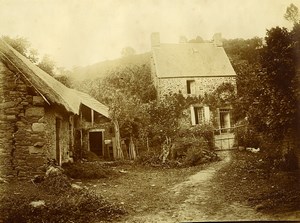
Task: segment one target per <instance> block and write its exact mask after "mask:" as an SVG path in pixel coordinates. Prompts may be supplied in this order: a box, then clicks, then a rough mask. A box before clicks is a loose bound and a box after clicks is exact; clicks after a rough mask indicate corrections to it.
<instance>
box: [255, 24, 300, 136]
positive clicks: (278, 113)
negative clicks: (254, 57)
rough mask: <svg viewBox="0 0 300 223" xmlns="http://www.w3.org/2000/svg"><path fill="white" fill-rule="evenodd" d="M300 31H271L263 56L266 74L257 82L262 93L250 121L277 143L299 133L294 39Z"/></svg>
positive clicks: (297, 46)
mask: <svg viewBox="0 0 300 223" xmlns="http://www.w3.org/2000/svg"><path fill="white" fill-rule="evenodd" d="M299 28H300V27H299V26H295V28H294V30H293V31H292V32H289V31H288V30H287V29H286V28H279V27H276V28H272V29H270V30H268V31H267V36H266V38H265V39H266V45H265V46H264V47H263V49H262V54H261V56H262V60H261V65H262V68H263V72H261V73H259V76H258V83H257V85H258V86H259V87H260V89H261V90H260V91H259V97H258V98H257V104H256V109H255V108H254V109H252V111H253V112H252V116H251V117H250V119H249V121H250V123H251V124H253V125H254V126H255V127H256V128H257V130H258V131H261V132H264V133H265V134H268V135H269V136H271V137H272V138H274V139H275V138H276V139H277V140H279V139H282V138H283V137H284V135H285V134H286V133H287V132H288V131H289V130H291V129H294V130H296V126H295V125H296V124H297V119H296V117H297V96H296V94H295V89H298V87H297V86H296V84H295V83H296V64H297V57H296V55H295V51H296V52H297V48H298V49H299V42H298V41H299V40H297V41H296V40H295V39H294V32H299ZM297 29H298V30H297Z"/></svg>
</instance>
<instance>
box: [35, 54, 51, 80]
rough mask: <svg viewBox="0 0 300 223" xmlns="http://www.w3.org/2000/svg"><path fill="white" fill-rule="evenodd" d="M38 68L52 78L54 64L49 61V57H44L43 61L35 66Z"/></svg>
mask: <svg viewBox="0 0 300 223" xmlns="http://www.w3.org/2000/svg"><path fill="white" fill-rule="evenodd" d="M37 66H38V67H39V68H41V69H42V70H43V71H45V72H46V73H48V74H50V75H51V76H54V75H55V74H54V68H55V63H54V61H53V60H52V59H51V57H50V56H49V55H45V56H44V57H43V59H42V60H41V61H40V62H39V63H38V64H37Z"/></svg>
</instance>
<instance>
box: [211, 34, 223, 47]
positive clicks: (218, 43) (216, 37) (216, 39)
mask: <svg viewBox="0 0 300 223" xmlns="http://www.w3.org/2000/svg"><path fill="white" fill-rule="evenodd" d="M213 43H214V44H215V46H223V42H222V33H215V34H214V36H213Z"/></svg>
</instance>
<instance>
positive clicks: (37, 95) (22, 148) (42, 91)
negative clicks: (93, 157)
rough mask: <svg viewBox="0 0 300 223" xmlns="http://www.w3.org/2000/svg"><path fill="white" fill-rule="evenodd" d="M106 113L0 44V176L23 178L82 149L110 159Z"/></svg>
mask: <svg viewBox="0 0 300 223" xmlns="http://www.w3.org/2000/svg"><path fill="white" fill-rule="evenodd" d="M112 137H113V128H111V125H110V119H109V114H108V108H107V107H106V106H105V105H103V104H101V103H100V102H99V101H97V100H95V99H94V98H92V97H91V96H89V95H88V94H85V93H83V92H79V91H77V90H74V89H70V88H68V87H66V86H65V85H63V84H62V83H60V82H59V81H57V80H56V79H55V78H53V77H52V76H50V75H49V74H47V73H46V72H44V71H42V70H41V69H39V68H38V67H37V66H35V65H34V64H32V63H31V62H30V61H29V60H28V59H27V58H25V57H24V56H23V55H21V54H20V53H18V52H17V51H16V50H14V49H13V48H12V47H11V46H9V45H8V44H7V43H5V42H4V41H3V40H1V39H0V177H1V176H3V177H18V178H28V177H31V176H34V175H36V174H39V173H41V172H43V170H44V167H45V164H47V162H48V161H49V160H52V159H55V160H56V162H57V164H59V165H61V164H62V163H64V162H69V161H72V160H73V159H74V158H76V156H77V157H78V156H80V155H82V152H83V151H84V150H87V151H93V152H94V153H96V154H97V155H98V156H102V157H104V158H107V159H109V158H112V157H113V149H112V144H111V142H112Z"/></svg>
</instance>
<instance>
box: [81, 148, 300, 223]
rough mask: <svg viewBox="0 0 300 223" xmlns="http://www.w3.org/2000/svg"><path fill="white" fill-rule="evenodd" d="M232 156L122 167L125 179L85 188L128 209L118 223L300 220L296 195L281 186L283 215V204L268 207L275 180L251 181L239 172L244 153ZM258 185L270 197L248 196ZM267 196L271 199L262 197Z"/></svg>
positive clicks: (89, 184) (103, 180) (100, 182)
mask: <svg viewBox="0 0 300 223" xmlns="http://www.w3.org/2000/svg"><path fill="white" fill-rule="evenodd" d="M231 153H232V152H219V156H220V157H221V158H222V161H219V162H215V163H211V164H207V165H203V166H199V167H192V168H187V169H157V168H149V167H141V166H130V165H121V166H117V167H115V168H116V169H117V170H118V171H119V172H121V173H122V175H121V176H120V177H118V178H112V179H101V180H94V181H88V182H84V184H85V185H87V186H88V187H89V188H93V190H95V191H96V192H97V193H99V194H101V195H103V196H104V197H106V198H107V199H108V200H112V201H115V202H117V203H120V204H121V205H123V206H124V207H125V209H126V210H127V211H128V214H127V215H125V216H124V217H122V218H121V219H119V222H128V223H131V222H136V223H137V222H150V223H151V222H153V223H154V222H182V221H211V220H213V221H219V220H288V219H289V220H300V207H299V205H298V204H299V203H300V202H299V198H300V196H296V197H292V196H293V195H292V194H291V191H287V190H286V189H285V190H283V188H279V187H278V188H275V189H276V190H277V191H278V193H279V195H278V193H277V195H276V194H275V195H276V196H277V197H276V196H275V195H274V196H275V197H274V199H277V200H278V197H280V199H281V200H280V199H279V201H280V202H282V205H283V206H284V207H285V209H282V210H283V211H281V212H280V211H278V204H277V206H276V204H275V205H274V204H273V206H272V207H269V208H268V207H265V205H266V204H269V203H270V202H269V203H264V201H265V200H267V201H268V200H270V199H272V196H271V195H272V193H273V191H272V190H274V185H269V184H273V183H274V182H271V181H269V180H267V181H256V177H257V176H256V175H253V174H252V175H251V174H249V173H246V176H247V177H248V178H247V177H245V176H243V174H242V173H239V172H237V171H243V169H238V168H237V166H239V165H241V162H245V160H243V159H248V158H247V157H245V156H244V155H242V158H241V157H240V158H241V159H239V160H237V159H236V158H237V157H235V158H234V159H233V158H232V154H231ZM236 165H237V166H236ZM239 175H241V176H239ZM245 178H247V179H248V180H249V182H246V181H245V180H247V179H245ZM289 179H290V178H289ZM293 182H294V181H293ZM297 182H298V181H297ZM257 183H258V184H262V185H257ZM278 185H281V186H284V185H283V184H282V183H281V184H278ZM272 186H273V187H272ZM256 187H258V188H260V191H261V192H262V193H264V192H265V193H266V194H259V193H257V194H255V193H253V196H252V197H251V196H250V195H248V194H247V191H249V193H252V192H251V190H253V188H256ZM268 188H270V189H271V191H270V190H269V191H268V190H267V189H268ZM294 189H295V188H290V190H294ZM292 192H293V191H292ZM268 193H271V195H270V196H271V197H267V198H266V199H265V200H264V199H262V198H260V196H261V197H266V196H268ZM284 193H285V194H284ZM296 194H297V193H296ZM228 195H229V197H228ZM245 196H248V197H245ZM291 197H292V199H291ZM297 205H298V206H297ZM276 207H277V209H276ZM284 207H283V208H284Z"/></svg>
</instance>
